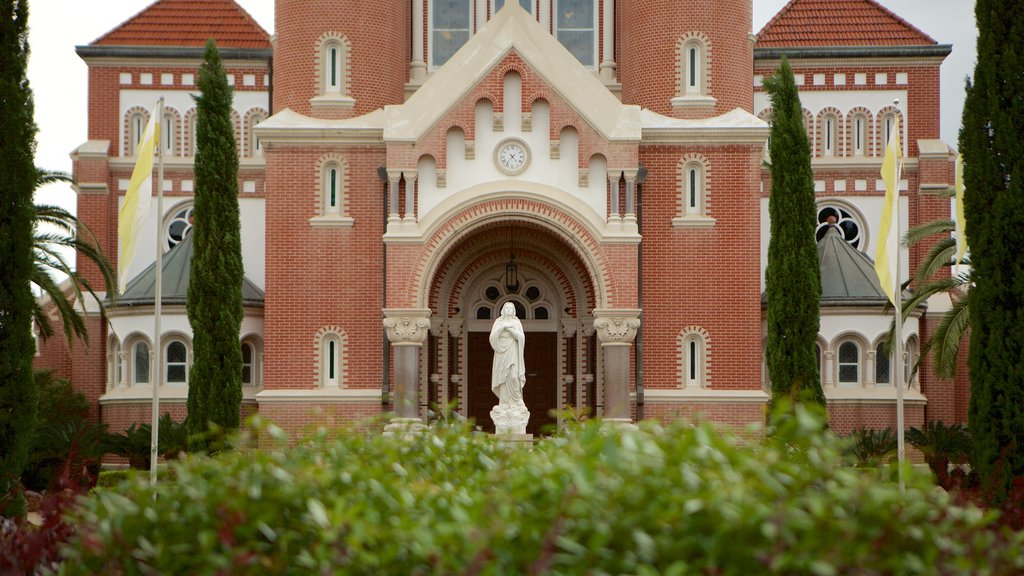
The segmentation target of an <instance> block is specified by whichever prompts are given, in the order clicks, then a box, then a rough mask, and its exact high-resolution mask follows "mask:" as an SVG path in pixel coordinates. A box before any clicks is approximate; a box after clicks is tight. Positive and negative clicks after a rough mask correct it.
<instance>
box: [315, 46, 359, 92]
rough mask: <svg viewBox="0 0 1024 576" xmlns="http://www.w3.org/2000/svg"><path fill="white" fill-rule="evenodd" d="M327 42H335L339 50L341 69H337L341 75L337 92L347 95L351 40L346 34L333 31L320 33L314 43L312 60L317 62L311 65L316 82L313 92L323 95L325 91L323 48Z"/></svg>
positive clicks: (324, 48) (350, 64) (349, 84)
mask: <svg viewBox="0 0 1024 576" xmlns="http://www.w3.org/2000/svg"><path fill="white" fill-rule="evenodd" d="M328 44H335V45H336V46H338V49H339V50H341V70H339V71H338V73H339V74H340V76H341V78H340V80H341V81H340V82H339V88H340V91H339V94H340V95H342V96H349V95H350V94H351V93H352V41H351V40H349V39H348V36H345V35H344V34H342V33H340V32H333V31H328V32H324V33H323V34H321V35H320V37H319V38H317V40H316V43H315V45H314V46H315V47H314V50H315V53H314V55H313V62H316V63H317V64H316V66H314V67H313V82H315V83H316V89H315V90H314V91H313V93H314V94H317V95H323V94H325V93H326V91H327V89H326V84H325V81H326V73H327V72H326V67H327V62H326V58H327V57H326V55H325V54H324V50H326V48H327V45H328Z"/></svg>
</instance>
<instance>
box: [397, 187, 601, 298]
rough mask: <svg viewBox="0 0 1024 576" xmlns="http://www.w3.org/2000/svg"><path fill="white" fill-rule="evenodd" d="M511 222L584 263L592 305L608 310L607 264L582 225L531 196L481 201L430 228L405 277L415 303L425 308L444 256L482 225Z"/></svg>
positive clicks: (580, 222)
mask: <svg viewBox="0 0 1024 576" xmlns="http://www.w3.org/2000/svg"><path fill="white" fill-rule="evenodd" d="M510 221H514V222H521V223H528V224H530V225H532V226H535V227H537V228H540V229H543V230H545V231H547V232H548V233H550V234H551V235H552V236H554V237H556V238H558V239H560V240H561V241H562V242H564V243H565V244H566V245H567V246H568V247H569V250H570V254H571V255H573V256H574V257H575V258H576V259H578V260H580V261H581V262H582V263H583V266H584V268H585V270H586V275H585V277H586V279H587V280H588V281H589V283H590V284H591V285H593V286H594V289H593V291H594V294H595V297H594V302H593V304H594V307H595V308H603V307H609V303H610V302H612V301H613V299H614V286H613V280H612V274H611V262H610V261H609V258H608V255H607V253H606V252H605V251H604V250H603V248H602V247H601V245H600V243H599V241H598V239H597V238H596V237H595V236H594V235H593V233H592V232H591V231H590V230H589V228H588V226H587V224H586V223H584V222H583V221H582V220H580V219H579V218H577V217H575V216H574V215H572V214H570V213H568V212H566V211H565V210H563V209H561V208H559V207H556V206H553V205H551V204H548V203H545V202H542V201H540V200H536V199H532V198H521V197H519V198H517V197H511V198H510V197H506V198H500V199H491V200H484V201H482V202H479V203H476V204H473V205H470V206H467V207H464V208H462V209H461V210H459V211H458V212H456V213H455V214H453V215H452V216H451V217H450V218H448V219H447V220H446V222H445V223H444V224H443V225H441V226H440V227H438V228H437V229H436V230H434V231H433V232H432V233H431V234H430V236H429V237H428V238H427V241H426V242H425V243H424V246H423V249H422V250H421V251H420V253H419V255H418V257H417V259H416V262H415V264H414V265H413V269H412V270H411V271H410V274H409V278H410V280H409V283H408V285H407V290H408V293H409V294H412V295H414V298H415V299H416V301H415V305H416V306H419V307H425V306H426V303H427V302H426V301H425V300H426V298H428V295H429V294H430V286H431V285H432V284H434V281H435V279H436V278H438V273H439V271H440V270H441V268H442V267H443V266H444V264H445V261H446V259H447V257H448V256H449V255H450V254H451V253H452V252H453V251H454V250H456V249H457V248H458V247H459V245H460V244H461V243H462V242H463V241H464V240H465V239H467V238H470V237H471V236H472V235H473V234H474V233H475V232H477V231H478V230H480V229H482V228H483V227H487V226H493V225H495V224H497V223H507V222H510Z"/></svg>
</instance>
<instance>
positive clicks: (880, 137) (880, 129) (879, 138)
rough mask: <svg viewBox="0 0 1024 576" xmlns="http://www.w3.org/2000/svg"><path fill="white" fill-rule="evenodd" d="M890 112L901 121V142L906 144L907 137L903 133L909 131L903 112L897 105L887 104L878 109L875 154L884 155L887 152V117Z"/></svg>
mask: <svg viewBox="0 0 1024 576" xmlns="http://www.w3.org/2000/svg"><path fill="white" fill-rule="evenodd" d="M889 114H893V115H895V116H896V119H897V120H899V122H900V142H901V143H903V144H904V145H905V144H906V142H905V140H906V138H903V134H904V133H906V131H907V126H906V122H905V119H904V118H903V112H902V111H901V110H900V109H899V108H897V107H895V106H886V107H885V108H882V109H881V110H879V111H878V114H876V115H875V130H874V132H875V138H874V141H875V142H874V151H875V155H877V156H883V155H884V154H885V144H884V142H885V117H886V116H887V115H889Z"/></svg>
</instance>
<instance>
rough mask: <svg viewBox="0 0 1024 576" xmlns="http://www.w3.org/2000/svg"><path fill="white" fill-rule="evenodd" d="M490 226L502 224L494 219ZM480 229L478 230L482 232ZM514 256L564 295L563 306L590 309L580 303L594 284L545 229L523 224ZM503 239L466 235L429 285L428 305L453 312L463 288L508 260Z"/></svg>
mask: <svg viewBox="0 0 1024 576" xmlns="http://www.w3.org/2000/svg"><path fill="white" fill-rule="evenodd" d="M492 226H493V227H500V226H503V223H500V222H496V223H493V224H492ZM484 232H485V231H484V230H481V231H480V233H484ZM516 236H517V243H516V250H515V254H516V260H517V262H519V264H520V269H521V270H522V269H535V270H537V271H539V272H540V274H541V275H544V276H546V277H547V279H548V280H549V282H550V283H551V284H552V285H553V286H554V287H556V288H557V289H558V290H560V291H561V293H562V294H563V295H564V300H565V306H566V307H568V308H569V309H570V310H572V311H574V312H575V313H576V314H577V315H583V314H586V313H588V312H589V310H587V309H582V308H580V306H582V305H584V304H588V303H591V302H593V300H594V294H593V290H592V288H593V286H592V285H591V284H590V282H589V281H587V279H586V277H585V275H586V270H585V267H584V266H583V264H582V262H580V260H579V259H578V258H576V257H574V256H573V255H572V254H571V253H570V251H569V250H567V249H566V247H565V246H563V245H561V243H556V245H555V246H552V244H551V236H550V234H549V233H548V232H547V231H544V230H540V229H538V228H533V227H523V228H521V229H520V230H519V231H518V232H517V234H516ZM507 250H508V249H507V245H506V239H505V238H504V237H503V236H496V235H491V236H490V237H488V238H481V239H480V240H479V241H477V240H476V238H470V239H467V241H465V242H461V243H460V244H459V245H458V246H457V247H456V248H455V249H454V250H453V251H452V252H451V253H450V254H449V255H448V257H447V258H446V259H445V262H444V263H443V265H442V266H441V267H440V268H439V269H438V273H437V274H436V275H435V281H434V282H433V284H432V286H431V295H430V300H429V304H430V308H431V309H433V310H445V309H447V312H448V315H450V316H454V315H456V312H455V307H456V305H457V304H458V303H459V302H460V301H461V300H462V299H463V294H464V290H466V289H469V288H471V286H472V285H473V284H474V283H475V282H477V281H478V280H479V276H480V274H482V273H485V272H486V271H488V270H491V269H493V268H495V267H501V268H502V269H503V268H504V265H505V263H506V262H508V251H507Z"/></svg>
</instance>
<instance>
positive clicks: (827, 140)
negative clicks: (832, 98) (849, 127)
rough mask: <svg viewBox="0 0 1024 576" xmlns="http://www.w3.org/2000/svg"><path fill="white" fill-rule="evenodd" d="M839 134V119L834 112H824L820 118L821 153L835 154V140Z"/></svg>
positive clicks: (826, 154)
mask: <svg viewBox="0 0 1024 576" xmlns="http://www.w3.org/2000/svg"><path fill="white" fill-rule="evenodd" d="M838 136H839V120H838V118H837V117H836V115H835V114H825V116H824V117H823V118H822V120H821V153H822V155H824V156H835V155H836V140H837V138H838Z"/></svg>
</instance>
